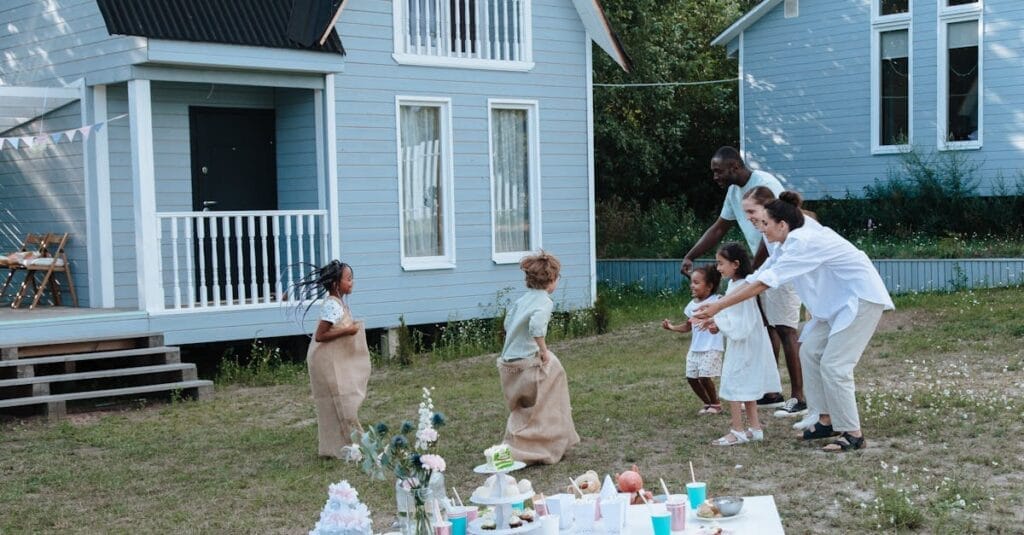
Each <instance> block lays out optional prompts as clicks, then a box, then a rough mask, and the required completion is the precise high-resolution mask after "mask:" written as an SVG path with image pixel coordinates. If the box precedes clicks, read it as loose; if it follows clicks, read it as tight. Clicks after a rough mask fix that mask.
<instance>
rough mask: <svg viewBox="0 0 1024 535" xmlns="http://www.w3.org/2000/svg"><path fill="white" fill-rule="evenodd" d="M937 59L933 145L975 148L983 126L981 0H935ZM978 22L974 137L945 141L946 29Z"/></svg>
mask: <svg viewBox="0 0 1024 535" xmlns="http://www.w3.org/2000/svg"><path fill="white" fill-rule="evenodd" d="M938 5H939V16H938V17H937V19H938V36H939V44H938V50H937V52H938V62H937V65H938V67H937V71H936V78H937V79H938V93H937V95H938V98H937V99H936V100H937V101H938V102H937V104H938V110H937V115H936V117H937V118H938V121H937V123H938V132H937V134H938V139H937V144H936V146H937V147H938V149H939V150H978V149H980V148H981V147H982V145H983V143H982V140H983V138H984V133H985V128H984V123H985V41H984V37H985V21H984V17H983V15H984V5H983V3H982V0H978V2H976V3H973V4H964V5H961V6H953V7H948V6H947V0H938ZM969 21H978V139H972V140H968V141H948V140H947V139H946V133H947V132H948V131H949V124H948V123H949V111H948V110H949V73H948V71H949V49H948V48H946V47H947V45H948V42H947V39H948V34H947V32H948V29H949V25H950V24H953V23H957V22H969Z"/></svg>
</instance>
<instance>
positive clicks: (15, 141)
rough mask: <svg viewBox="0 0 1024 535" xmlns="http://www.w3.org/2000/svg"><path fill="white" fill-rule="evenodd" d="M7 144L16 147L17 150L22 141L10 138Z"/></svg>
mask: <svg viewBox="0 0 1024 535" xmlns="http://www.w3.org/2000/svg"><path fill="white" fill-rule="evenodd" d="M7 142H8V143H10V144H11V146H12V147H14V148H15V149H17V148H18V145H20V144H21V140H20V139H18V138H16V137H12V138H8V139H7Z"/></svg>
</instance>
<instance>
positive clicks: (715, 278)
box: [693, 264, 722, 294]
mask: <svg viewBox="0 0 1024 535" xmlns="http://www.w3.org/2000/svg"><path fill="white" fill-rule="evenodd" d="M693 272H694V273H703V274H704V282H706V283H708V284H710V285H711V293H712V294H716V293H718V286H719V285H720V284H721V283H722V274H721V273H719V272H718V270H717V269H715V265H714V264H705V265H703V266H701V267H699V268H695V269H694V270H693Z"/></svg>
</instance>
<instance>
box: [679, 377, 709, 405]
mask: <svg viewBox="0 0 1024 535" xmlns="http://www.w3.org/2000/svg"><path fill="white" fill-rule="evenodd" d="M686 382H687V383H689V384H690V388H691V389H692V390H693V393H694V394H697V397H699V398H700V400H701V401H703V402H704V404H705V405H712V404H713V402H712V401H710V400H711V397H710V396H708V393H707V391H706V390H704V383H703V382H702V381H701V380H700V378H690V377H687V378H686Z"/></svg>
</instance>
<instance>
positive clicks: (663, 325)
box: [661, 319, 672, 331]
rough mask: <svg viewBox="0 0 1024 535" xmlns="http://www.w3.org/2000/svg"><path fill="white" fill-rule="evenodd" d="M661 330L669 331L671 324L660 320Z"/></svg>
mask: <svg viewBox="0 0 1024 535" xmlns="http://www.w3.org/2000/svg"><path fill="white" fill-rule="evenodd" d="M661 328H662V329H665V330H666V331H671V330H672V322H670V321H668V320H667V319H664V320H661Z"/></svg>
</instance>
